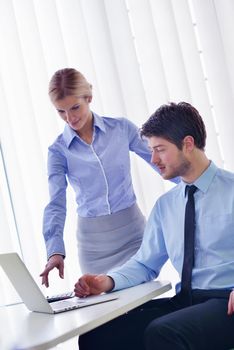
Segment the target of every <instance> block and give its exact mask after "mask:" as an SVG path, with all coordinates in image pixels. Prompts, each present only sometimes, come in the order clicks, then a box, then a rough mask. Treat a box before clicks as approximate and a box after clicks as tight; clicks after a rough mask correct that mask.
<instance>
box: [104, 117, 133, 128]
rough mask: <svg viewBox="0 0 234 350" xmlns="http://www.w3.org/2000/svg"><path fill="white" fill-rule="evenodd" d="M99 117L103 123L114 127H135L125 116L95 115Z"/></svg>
mask: <svg viewBox="0 0 234 350" xmlns="http://www.w3.org/2000/svg"><path fill="white" fill-rule="evenodd" d="M97 117H98V118H100V119H101V120H102V122H103V124H104V125H105V126H107V127H116V126H119V127H121V128H129V127H136V126H135V124H134V123H133V122H131V121H130V120H129V119H128V118H126V117H116V116H113V117H112V116H108V117H107V116H101V117H100V116H97Z"/></svg>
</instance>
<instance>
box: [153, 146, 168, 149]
mask: <svg viewBox="0 0 234 350" xmlns="http://www.w3.org/2000/svg"><path fill="white" fill-rule="evenodd" d="M159 147H165V145H157V146H153V147H151V149H156V148H159Z"/></svg>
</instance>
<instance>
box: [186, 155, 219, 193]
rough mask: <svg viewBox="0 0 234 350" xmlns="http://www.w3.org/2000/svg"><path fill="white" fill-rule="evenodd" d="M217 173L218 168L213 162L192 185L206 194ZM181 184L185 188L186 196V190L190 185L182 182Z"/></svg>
mask: <svg viewBox="0 0 234 350" xmlns="http://www.w3.org/2000/svg"><path fill="white" fill-rule="evenodd" d="M217 171H218V167H217V166H216V165H215V164H214V163H213V162H212V161H211V162H210V165H209V166H208V168H207V169H206V170H205V171H204V172H203V173H202V174H201V176H199V178H197V179H196V181H194V182H193V183H192V184H191V185H195V186H196V187H197V188H198V189H199V190H200V191H202V192H203V193H205V192H206V191H207V190H208V188H209V186H210V184H211V182H212V180H213V178H214V176H215V174H216V173H217ZM181 182H182V185H183V187H184V196H185V195H186V194H185V188H186V185H188V184H187V183H186V182H184V181H181Z"/></svg>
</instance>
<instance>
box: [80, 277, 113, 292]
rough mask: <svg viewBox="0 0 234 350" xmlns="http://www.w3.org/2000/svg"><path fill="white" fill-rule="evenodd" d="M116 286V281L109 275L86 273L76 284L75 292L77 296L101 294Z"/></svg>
mask: <svg viewBox="0 0 234 350" xmlns="http://www.w3.org/2000/svg"><path fill="white" fill-rule="evenodd" d="M113 288H114V281H113V279H112V278H111V277H109V276H107V275H90V274H86V275H83V276H82V277H81V278H79V280H78V282H77V283H76V284H75V288H74V292H75V295H76V296H77V297H86V296H88V295H92V294H93V295H94V294H95V295H96V294H101V293H102V292H109V291H110V290H111V289H113Z"/></svg>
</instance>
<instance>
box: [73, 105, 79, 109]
mask: <svg viewBox="0 0 234 350" xmlns="http://www.w3.org/2000/svg"><path fill="white" fill-rule="evenodd" d="M79 108H80V105H77V106H74V107H72V109H73V110H76V109H79Z"/></svg>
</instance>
